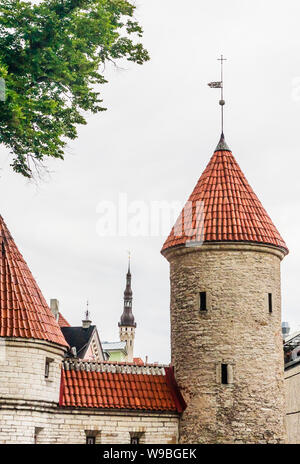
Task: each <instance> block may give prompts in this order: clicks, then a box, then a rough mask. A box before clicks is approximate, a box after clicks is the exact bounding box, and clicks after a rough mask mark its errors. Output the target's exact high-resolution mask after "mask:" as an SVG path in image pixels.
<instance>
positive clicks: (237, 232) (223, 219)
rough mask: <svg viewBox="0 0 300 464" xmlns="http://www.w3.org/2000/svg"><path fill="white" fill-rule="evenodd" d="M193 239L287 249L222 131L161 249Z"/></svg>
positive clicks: (185, 243)
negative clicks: (260, 244) (255, 244)
mask: <svg viewBox="0 0 300 464" xmlns="http://www.w3.org/2000/svg"><path fill="white" fill-rule="evenodd" d="M195 240H196V241H203V242H224V241H225V242H255V243H264V244H269V245H275V246H277V247H280V248H282V249H284V250H285V251H286V252H288V248H287V246H286V244H285V242H284V240H283V239H282V237H281V236H280V234H279V232H278V230H277V229H276V227H275V226H274V224H273V222H272V221H271V219H270V217H269V216H268V214H267V212H266V210H265V209H264V208H263V206H262V204H261V202H260V201H259V199H258V198H257V196H256V195H255V193H254V191H253V190H252V188H251V187H250V185H249V184H248V182H247V180H246V177H245V176H244V174H243V172H242V171H241V169H240V167H239V165H238V163H237V162H236V160H235V158H234V156H233V154H232V153H231V150H230V149H229V148H228V146H227V145H226V142H225V140H224V135H223V134H222V136H221V139H220V142H219V144H218V146H217V148H216V150H215V152H214V154H213V156H212V157H211V159H210V161H209V163H208V165H207V167H206V169H205V171H204V172H203V174H202V175H201V177H200V179H199V180H198V182H197V185H196V187H195V188H194V190H193V192H192V194H191V196H190V197H189V200H188V202H187V204H186V206H185V208H184V210H183V212H182V213H181V215H180V216H179V218H178V220H177V222H176V224H175V226H174V227H173V229H172V230H171V233H170V235H169V237H168V238H167V240H166V241H165V243H164V246H163V248H162V251H164V250H167V249H168V248H171V247H175V246H178V245H187V244H188V242H190V245H192V242H193V241H195Z"/></svg>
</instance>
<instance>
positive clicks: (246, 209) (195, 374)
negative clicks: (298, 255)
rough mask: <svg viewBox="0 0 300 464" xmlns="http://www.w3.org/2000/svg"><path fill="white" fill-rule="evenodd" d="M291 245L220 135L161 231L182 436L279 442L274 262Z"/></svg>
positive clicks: (276, 265)
mask: <svg viewBox="0 0 300 464" xmlns="http://www.w3.org/2000/svg"><path fill="white" fill-rule="evenodd" d="M287 253H288V249H287V246H286V244H285V242H284V240H283V239H282V238H281V236H280V234H279V232H278V231H277V229H276V228H275V226H274V225H273V223H272V221H271V219H270V217H269V216H268V214H267V212H266V211H265V209H264V208H263V206H262V204H261V203H260V201H259V200H258V198H257V196H256V195H255V193H254V191H253V190H252V188H251V187H250V185H249V184H248V182H247V180H246V178H245V176H244V174H243V173H242V171H241V169H240V167H239V165H238V164H237V162H236V160H235V158H234V156H233V154H232V152H231V150H230V149H229V148H228V146H227V144H226V142H225V139H224V135H223V133H222V135H221V139H220V142H219V144H218V146H217V148H216V150H215V152H214V154H213V156H212V158H211V159H210V161H209V163H208V165H207V167H206V169H205V171H204V172H203V174H202V175H201V177H200V179H199V181H198V182H197V184H196V186H195V188H194V190H193V192H192V194H191V196H190V197H189V200H188V202H187V204H186V206H185V208H184V210H183V212H182V214H181V215H180V217H179V218H178V220H177V222H176V224H175V226H174V227H173V229H172V231H171V233H170V235H169V237H168V238H167V240H166V242H165V244H164V246H163V249H162V254H163V255H164V256H165V257H166V258H167V260H168V261H169V263H170V283H171V350H172V364H173V366H174V370H175V377H176V380H177V383H178V385H179V387H180V388H181V392H182V394H183V396H184V399H185V401H186V403H187V409H186V410H185V411H184V413H183V415H182V419H181V421H180V442H181V443H282V442H284V441H285V426H284V416H285V401H284V385H283V372H284V369H283V348H282V336H281V290H280V262H281V260H282V259H283V258H284V256H285V255H286V254H287Z"/></svg>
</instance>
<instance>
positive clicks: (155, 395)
mask: <svg viewBox="0 0 300 464" xmlns="http://www.w3.org/2000/svg"><path fill="white" fill-rule="evenodd" d="M167 373H168V375H166V374H167ZM172 376H173V370H172V368H170V367H165V366H154V365H144V366H137V365H133V364H111V363H89V362H85V361H83V362H77V361H75V362H74V361H64V363H63V368H62V388H61V396H60V402H59V404H60V406H69V407H76V408H105V409H107V408H111V409H134V410H135V409H140V410H141V409H142V410H151V411H174V412H182V411H183V410H184V409H185V407H186V405H185V403H184V400H183V398H182V396H181V394H180V392H179V390H178V389H177V390H176V388H175V387H174V382H175V381H174V380H173V381H171V380H170V377H171V378H172ZM173 377H174V376H173Z"/></svg>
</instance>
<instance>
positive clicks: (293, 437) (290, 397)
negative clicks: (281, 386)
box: [284, 363, 300, 444]
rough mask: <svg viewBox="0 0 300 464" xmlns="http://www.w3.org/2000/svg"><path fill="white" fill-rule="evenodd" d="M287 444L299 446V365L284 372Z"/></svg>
mask: <svg viewBox="0 0 300 464" xmlns="http://www.w3.org/2000/svg"><path fill="white" fill-rule="evenodd" d="M284 377H285V389H286V398H287V405H286V406H287V408H286V409H287V416H286V425H287V435H288V443H290V444H300V395H299V392H300V363H299V364H295V365H294V366H292V367H290V368H288V369H287V370H286V371H285V376H284Z"/></svg>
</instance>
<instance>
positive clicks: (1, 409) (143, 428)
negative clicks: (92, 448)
mask: <svg viewBox="0 0 300 464" xmlns="http://www.w3.org/2000/svg"><path fill="white" fill-rule="evenodd" d="M131 433H133V434H134V435H138V436H139V437H140V443H153V444H154V443H158V444H159V443H177V442H178V416H177V414H169V413H147V412H132V411H129V412H128V411H127V412H126V411H124V412H112V411H105V410H104V411H95V410H93V411H91V410H90V411H84V410H81V411H80V410H66V409H63V408H53V409H51V408H47V407H46V406H45V407H44V408H42V407H41V404H39V405H38V406H37V405H34V404H32V405H29V404H27V405H24V403H23V405H21V404H19V405H16V404H15V405H11V406H9V405H5V406H4V405H1V404H0V444H3V443H9V444H13V443H23V444H26V443H27V444H28V443H29V444H30V443H35V442H36V443H41V444H43V443H50V444H52V443H57V444H80V443H82V444H83V443H86V436H87V434H88V435H93V434H95V436H96V444H99V443H106V444H126V443H127V444H128V443H130V436H131ZM35 434H36V439H35Z"/></svg>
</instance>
